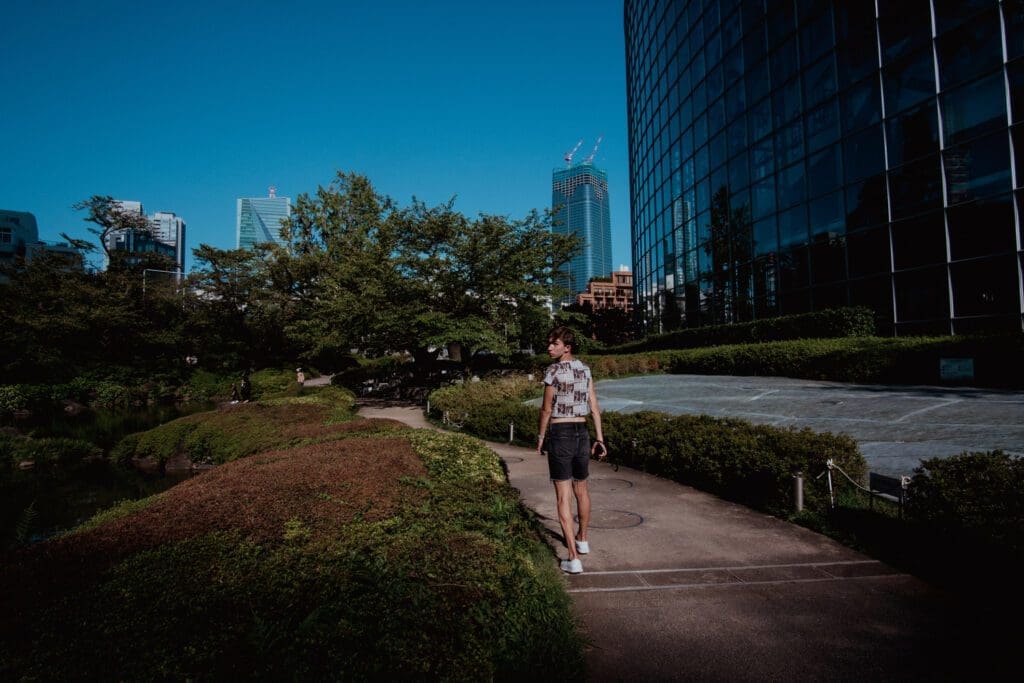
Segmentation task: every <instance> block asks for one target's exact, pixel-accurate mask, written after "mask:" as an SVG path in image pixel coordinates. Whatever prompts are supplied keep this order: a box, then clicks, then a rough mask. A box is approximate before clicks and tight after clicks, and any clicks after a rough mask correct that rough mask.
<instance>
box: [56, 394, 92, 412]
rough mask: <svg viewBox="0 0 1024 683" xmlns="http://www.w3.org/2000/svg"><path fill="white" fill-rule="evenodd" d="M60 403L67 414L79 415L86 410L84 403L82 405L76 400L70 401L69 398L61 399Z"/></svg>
mask: <svg viewBox="0 0 1024 683" xmlns="http://www.w3.org/2000/svg"><path fill="white" fill-rule="evenodd" d="M61 404H62V405H63V406H64V413H65V414H67V415H81V414H82V413H84V412H85V411H86V410H88V409H87V408H86V407H85V406H84V405H82V404H81V403H79V402H78V401H72V400H71V399H69V398H66V399H64V400H63V401H61Z"/></svg>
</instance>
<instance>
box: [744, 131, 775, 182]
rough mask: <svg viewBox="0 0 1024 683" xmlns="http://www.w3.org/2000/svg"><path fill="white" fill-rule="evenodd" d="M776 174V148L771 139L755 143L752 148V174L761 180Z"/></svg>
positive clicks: (755, 178) (754, 177)
mask: <svg viewBox="0 0 1024 683" xmlns="http://www.w3.org/2000/svg"><path fill="white" fill-rule="evenodd" d="M774 172H775V148H774V145H773V144H772V139H771V138H766V139H764V140H761V141H760V142H755V143H754V144H753V145H752V146H751V147H750V173H751V177H752V178H753V179H754V180H760V179H761V178H764V177H766V176H768V175H771V174H772V173H774Z"/></svg>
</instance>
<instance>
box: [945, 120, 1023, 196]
mask: <svg viewBox="0 0 1024 683" xmlns="http://www.w3.org/2000/svg"><path fill="white" fill-rule="evenodd" d="M1009 143H1010V141H1009V136H1008V135H1007V134H1006V131H1000V132H998V133H992V134H991V135H986V136H985V137H983V138H977V139H975V140H972V141H971V142H968V143H965V144H963V145H957V146H956V147H951V148H949V149H947V150H945V151H944V152H943V153H942V160H943V165H944V166H945V168H946V192H947V194H948V197H949V203H950V204H956V203H959V202H965V201H971V200H972V199H980V198H982V197H988V196H990V195H993V194H999V193H1001V192H1007V191H1009V190H1010V144H1009Z"/></svg>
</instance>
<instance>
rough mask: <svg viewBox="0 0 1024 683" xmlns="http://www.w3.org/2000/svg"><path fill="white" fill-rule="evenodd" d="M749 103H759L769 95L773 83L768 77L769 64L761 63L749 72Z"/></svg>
mask: <svg viewBox="0 0 1024 683" xmlns="http://www.w3.org/2000/svg"><path fill="white" fill-rule="evenodd" d="M745 82H746V85H747V102H757V101H758V100H759V99H761V98H762V97H764V96H765V95H767V94H768V90H769V86H770V84H771V81H770V79H769V77H768V62H767V61H764V62H761V63H759V64H757V65H755V66H753V67H752V68H750V69H748V70H747V75H746V79H745Z"/></svg>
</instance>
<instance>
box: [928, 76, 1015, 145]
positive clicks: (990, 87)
mask: <svg viewBox="0 0 1024 683" xmlns="http://www.w3.org/2000/svg"><path fill="white" fill-rule="evenodd" d="M940 99H941V100H942V126H943V133H944V134H945V138H946V144H947V145H948V144H956V143H958V142H960V141H962V140H969V139H971V138H973V137H977V136H979V135H983V134H985V133H987V132H989V131H992V130H997V129H999V128H1005V127H1006V88H1005V86H1004V85H1003V74H1002V73H1001V72H999V73H995V74H992V75H991V76H988V77H986V78H982V79H980V80H978V81H974V82H973V83H968V84H967V85H964V86H962V87H960V88H957V89H956V90H953V91H950V92H948V93H943V94H942V95H941V97H940Z"/></svg>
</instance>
